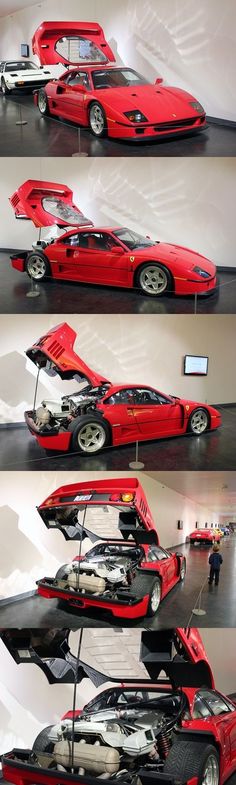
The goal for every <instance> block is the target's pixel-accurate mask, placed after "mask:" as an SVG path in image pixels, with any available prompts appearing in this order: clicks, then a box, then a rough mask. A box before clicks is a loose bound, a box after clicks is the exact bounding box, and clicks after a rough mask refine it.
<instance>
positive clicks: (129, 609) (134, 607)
mask: <svg viewBox="0 0 236 785" xmlns="http://www.w3.org/2000/svg"><path fill="white" fill-rule="evenodd" d="M54 581H55V579H54V578H42V579H41V580H39V581H37V586H38V594H40V596H41V597H46V599H52V598H53V599H55V598H56V599H58V600H65V601H66V602H69V604H70V605H73V606H75V607H76V608H78V610H80V609H81V610H83V609H89V608H100V609H101V610H105V611H109V612H110V613H112V615H113V616H118V617H121V618H125V619H138V618H140V617H141V616H146V613H147V609H148V602H149V597H148V595H147V594H146V595H145V596H144V597H142V598H136V597H134V596H132V595H131V596H130V597H129V596H128V594H127V597H126V598H125V599H121V598H119V599H117V600H108V599H107V597H106V598H104V599H103V598H102V597H101V598H99V599H98V597H96V598H95V597H92V596H91V594H86V592H85V593H84V594H79V593H77V594H76V595H75V592H74V591H70V590H69V589H60V588H58V587H56V586H54Z"/></svg>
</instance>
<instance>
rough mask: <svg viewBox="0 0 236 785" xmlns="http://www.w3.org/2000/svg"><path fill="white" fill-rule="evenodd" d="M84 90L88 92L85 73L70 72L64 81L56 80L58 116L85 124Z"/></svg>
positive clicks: (88, 84) (88, 86)
mask: <svg viewBox="0 0 236 785" xmlns="http://www.w3.org/2000/svg"><path fill="white" fill-rule="evenodd" d="M86 90H87V91H89V90H90V82H89V77H88V74H87V73H86V71H82V70H81V71H76V72H74V71H72V72H71V73H69V75H68V76H67V77H66V78H65V79H61V80H58V82H57V85H56V88H55V99H56V107H57V109H58V114H61V115H63V117H66V118H68V119H69V120H74V121H75V122H77V123H82V124H86V121H87V113H86V108H85V100H84V97H85V94H86ZM54 108H55V107H54Z"/></svg>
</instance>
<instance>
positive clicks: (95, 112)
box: [90, 104, 104, 136]
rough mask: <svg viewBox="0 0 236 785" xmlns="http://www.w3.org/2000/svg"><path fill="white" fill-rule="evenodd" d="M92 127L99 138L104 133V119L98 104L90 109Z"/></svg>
mask: <svg viewBox="0 0 236 785" xmlns="http://www.w3.org/2000/svg"><path fill="white" fill-rule="evenodd" d="M90 125H91V128H92V130H93V132H94V134H96V135H97V136H100V134H101V133H102V132H103V131H104V117H103V113H102V110H101V107H100V106H98V104H94V106H91V109H90Z"/></svg>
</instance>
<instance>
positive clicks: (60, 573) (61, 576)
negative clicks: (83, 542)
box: [55, 564, 67, 581]
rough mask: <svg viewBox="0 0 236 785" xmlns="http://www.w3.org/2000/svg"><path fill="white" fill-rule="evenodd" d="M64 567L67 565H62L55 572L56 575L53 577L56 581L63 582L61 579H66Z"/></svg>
mask: <svg viewBox="0 0 236 785" xmlns="http://www.w3.org/2000/svg"><path fill="white" fill-rule="evenodd" d="M66 567H67V564H62V565H61V567H59V570H57V573H56V575H55V579H56V580H58V581H63V579H64V578H66V577H67V574H66V572H65V570H66Z"/></svg>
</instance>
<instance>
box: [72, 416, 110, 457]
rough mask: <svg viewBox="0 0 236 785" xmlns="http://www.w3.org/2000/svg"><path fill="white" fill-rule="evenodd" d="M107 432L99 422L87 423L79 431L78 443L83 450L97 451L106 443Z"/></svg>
mask: <svg viewBox="0 0 236 785" xmlns="http://www.w3.org/2000/svg"><path fill="white" fill-rule="evenodd" d="M105 439H106V434H105V431H104V428H103V427H102V425H99V423H93V422H91V423H87V424H86V425H85V426H84V428H81V429H80V431H79V433H78V445H79V448H80V449H81V450H83V452H89V453H92V452H97V451H98V450H101V449H102V447H103V446H104V444H105Z"/></svg>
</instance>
